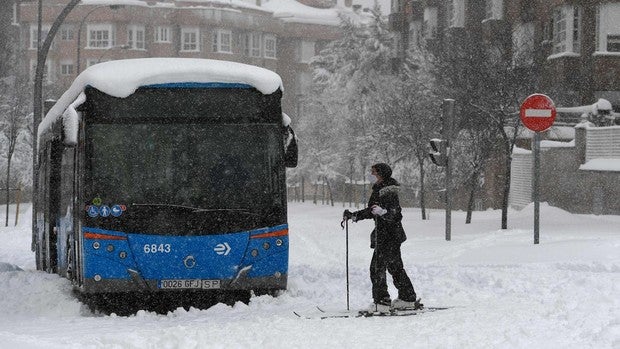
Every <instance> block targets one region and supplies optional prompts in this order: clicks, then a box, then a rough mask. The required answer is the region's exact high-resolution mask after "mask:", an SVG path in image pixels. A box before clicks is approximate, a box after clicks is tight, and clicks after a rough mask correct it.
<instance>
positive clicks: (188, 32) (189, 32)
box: [181, 28, 200, 52]
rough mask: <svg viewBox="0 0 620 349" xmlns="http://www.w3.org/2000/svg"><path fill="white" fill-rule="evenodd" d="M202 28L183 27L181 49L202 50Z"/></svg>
mask: <svg viewBox="0 0 620 349" xmlns="http://www.w3.org/2000/svg"><path fill="white" fill-rule="evenodd" d="M199 38H200V29H198V28H181V51H190V52H196V51H200V45H199Z"/></svg>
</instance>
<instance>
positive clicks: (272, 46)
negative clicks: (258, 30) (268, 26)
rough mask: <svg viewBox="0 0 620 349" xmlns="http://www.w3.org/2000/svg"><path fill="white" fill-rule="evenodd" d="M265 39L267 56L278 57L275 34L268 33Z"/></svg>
mask: <svg viewBox="0 0 620 349" xmlns="http://www.w3.org/2000/svg"><path fill="white" fill-rule="evenodd" d="M264 41H265V50H264V51H265V58H276V42H277V41H276V37H275V36H274V35H270V34H267V35H265V37H264Z"/></svg>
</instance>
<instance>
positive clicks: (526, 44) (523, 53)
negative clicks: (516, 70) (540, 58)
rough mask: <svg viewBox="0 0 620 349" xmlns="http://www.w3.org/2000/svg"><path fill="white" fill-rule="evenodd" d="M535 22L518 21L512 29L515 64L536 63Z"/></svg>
mask: <svg viewBox="0 0 620 349" xmlns="http://www.w3.org/2000/svg"><path fill="white" fill-rule="evenodd" d="M534 27H535V26H534V22H528V23H518V24H515V27H514V29H513V31H512V55H513V56H512V62H513V64H514V65H515V66H525V65H531V64H533V63H534V31H535V29H534Z"/></svg>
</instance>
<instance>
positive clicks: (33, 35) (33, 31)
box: [30, 24, 51, 50]
mask: <svg viewBox="0 0 620 349" xmlns="http://www.w3.org/2000/svg"><path fill="white" fill-rule="evenodd" d="M50 28H51V26H50V25H45V24H44V25H43V26H41V45H43V41H45V38H46V37H47V34H48V33H49V31H50ZM38 33H39V29H38V26H37V25H36V24H32V25H31V26H30V48H31V49H33V50H36V49H37V38H38Z"/></svg>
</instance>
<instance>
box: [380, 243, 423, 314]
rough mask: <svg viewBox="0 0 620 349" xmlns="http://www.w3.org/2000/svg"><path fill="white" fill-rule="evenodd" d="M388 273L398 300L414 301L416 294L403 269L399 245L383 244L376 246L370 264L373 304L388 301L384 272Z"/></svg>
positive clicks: (388, 295)
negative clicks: (396, 291) (396, 290)
mask: <svg viewBox="0 0 620 349" xmlns="http://www.w3.org/2000/svg"><path fill="white" fill-rule="evenodd" d="M386 270H387V271H388V272H389V273H390V274H391V275H392V278H393V280H394V286H396V288H397V289H398V298H400V299H402V300H404V301H415V299H416V294H415V291H414V289H413V285H412V284H411V280H410V279H409V276H407V272H406V271H405V269H404V267H403V260H402V257H401V255H400V243H389V244H387V243H384V244H382V246H377V248H375V252H374V254H373V255H372V261H371V262H370V281H371V282H372V298H373V299H374V300H375V302H378V301H381V300H385V299H390V294H389V293H388V286H387V281H386V274H385V271H386Z"/></svg>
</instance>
